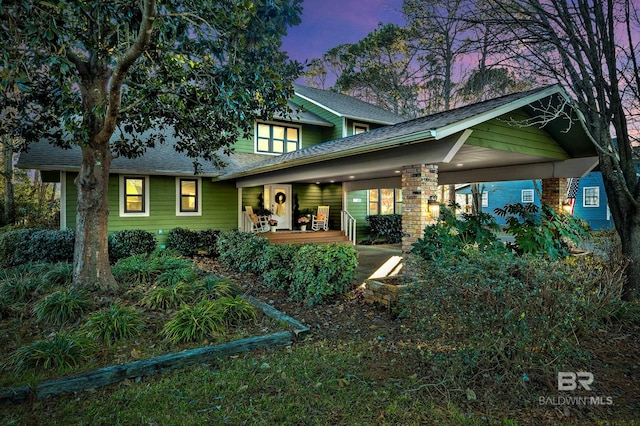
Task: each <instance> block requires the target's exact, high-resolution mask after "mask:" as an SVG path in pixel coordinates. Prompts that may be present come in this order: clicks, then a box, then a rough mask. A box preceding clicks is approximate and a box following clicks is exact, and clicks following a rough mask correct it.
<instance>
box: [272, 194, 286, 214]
mask: <svg viewBox="0 0 640 426" xmlns="http://www.w3.org/2000/svg"><path fill="white" fill-rule="evenodd" d="M275 201H276V215H278V216H283V215H284V213H285V210H284V203H285V202H286V201H287V196H286V195H285V193H284V192H278V193H277V194H276V196H275Z"/></svg>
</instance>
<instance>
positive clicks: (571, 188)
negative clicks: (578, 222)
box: [567, 178, 580, 215]
mask: <svg viewBox="0 0 640 426" xmlns="http://www.w3.org/2000/svg"><path fill="white" fill-rule="evenodd" d="M579 184H580V178H570V179H569V184H568V185H567V202H568V203H569V206H570V207H571V210H570V214H571V215H573V209H574V208H575V206H576V194H578V185H579Z"/></svg>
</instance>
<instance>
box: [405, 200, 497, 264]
mask: <svg viewBox="0 0 640 426" xmlns="http://www.w3.org/2000/svg"><path fill="white" fill-rule="evenodd" d="M497 229H498V226H497V225H496V223H495V221H494V219H493V217H492V216H491V215H489V214H486V213H481V214H479V215H471V214H467V213H463V214H462V217H461V218H460V219H458V218H457V217H456V216H455V215H454V214H453V212H452V211H451V210H450V209H448V208H446V207H444V206H441V208H440V220H439V221H438V223H436V224H434V225H429V226H427V227H426V228H425V230H424V235H423V237H422V238H420V239H418V241H416V242H415V243H414V244H413V250H412V253H414V254H416V255H418V256H420V257H421V258H422V259H425V260H436V259H438V258H440V257H451V256H453V257H455V256H459V255H461V254H463V253H464V252H465V251H467V250H469V249H481V250H485V251H495V252H498V253H501V252H505V251H506V249H505V246H504V244H502V243H501V242H500V241H499V240H498V237H497V236H496V235H495V233H494V231H496V230H497Z"/></svg>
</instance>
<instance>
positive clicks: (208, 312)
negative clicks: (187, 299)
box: [162, 299, 224, 343]
mask: <svg viewBox="0 0 640 426" xmlns="http://www.w3.org/2000/svg"><path fill="white" fill-rule="evenodd" d="M223 329H224V324H223V318H222V317H221V315H220V311H219V310H218V308H217V306H216V303H215V302H214V301H211V300H208V299H205V300H202V301H200V303H198V304H197V305H195V306H188V305H183V306H182V308H181V309H180V310H179V311H177V312H176V313H175V315H174V316H173V318H172V319H171V320H169V322H167V323H166V324H165V326H164V327H163V329H162V334H163V335H164V336H165V338H166V339H168V340H170V341H171V342H173V343H181V342H190V341H197V342H202V341H204V340H206V339H208V338H212V337H215V336H216V335H217V334H218V333H220V332H221V331H222V330H223Z"/></svg>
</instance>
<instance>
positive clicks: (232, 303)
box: [214, 295, 258, 326]
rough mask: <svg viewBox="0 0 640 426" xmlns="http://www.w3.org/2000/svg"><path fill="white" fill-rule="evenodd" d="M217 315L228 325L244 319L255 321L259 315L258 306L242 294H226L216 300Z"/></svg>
mask: <svg viewBox="0 0 640 426" xmlns="http://www.w3.org/2000/svg"><path fill="white" fill-rule="evenodd" d="M214 306H215V310H216V313H217V315H218V316H219V317H220V318H221V320H222V321H223V322H224V324H226V325H228V326H232V325H237V324H240V323H242V322H244V321H248V320H253V321H255V320H256V319H257V317H258V315H257V312H256V308H255V306H253V305H252V304H251V303H249V302H248V301H247V300H246V299H243V298H242V296H239V295H238V296H225V297H221V298H219V299H216V300H215V301H214Z"/></svg>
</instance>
